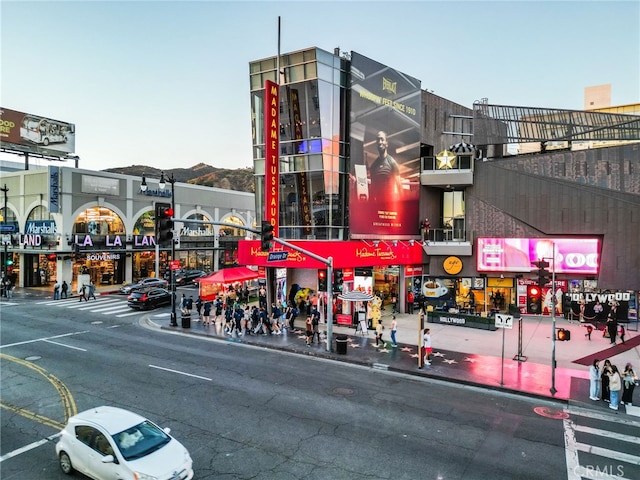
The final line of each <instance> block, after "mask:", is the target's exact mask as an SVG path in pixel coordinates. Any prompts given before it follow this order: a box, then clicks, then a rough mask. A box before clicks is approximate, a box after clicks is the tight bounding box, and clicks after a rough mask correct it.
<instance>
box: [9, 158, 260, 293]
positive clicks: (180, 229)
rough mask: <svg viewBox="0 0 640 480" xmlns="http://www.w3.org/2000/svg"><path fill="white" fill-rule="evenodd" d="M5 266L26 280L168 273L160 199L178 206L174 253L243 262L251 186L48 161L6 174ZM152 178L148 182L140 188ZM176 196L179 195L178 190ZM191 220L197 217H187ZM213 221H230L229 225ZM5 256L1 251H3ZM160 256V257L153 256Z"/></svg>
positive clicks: (185, 259)
mask: <svg viewBox="0 0 640 480" xmlns="http://www.w3.org/2000/svg"><path fill="white" fill-rule="evenodd" d="M2 181H3V184H6V186H7V188H8V191H7V203H6V207H5V206H4V205H3V207H2V212H3V232H2V233H3V240H4V241H6V242H7V244H6V254H7V258H6V259H4V258H3V260H4V261H5V265H7V262H6V260H9V262H8V263H9V264H10V265H9V266H7V274H8V275H10V276H11V277H12V278H13V280H14V283H15V284H16V285H18V286H21V287H40V286H47V285H51V286H53V284H54V283H55V282H56V281H59V282H62V281H63V280H65V281H66V282H67V283H68V284H70V285H71V286H72V289H74V290H75V289H76V288H77V287H78V283H79V280H81V281H82V283H87V282H88V281H89V280H90V281H92V282H94V283H95V284H96V285H114V286H116V285H120V284H122V283H128V282H132V281H137V280H139V279H141V278H145V277H154V276H156V275H158V276H161V277H163V276H164V277H168V275H169V271H168V270H169V260H170V259H171V247H170V246H163V247H162V248H160V247H157V246H156V241H155V205H156V204H157V203H163V204H168V205H171V204H172V203H173V204H174V206H175V211H174V217H175V218H179V219H183V221H176V222H175V228H174V231H175V232H176V233H175V234H174V241H175V253H176V258H175V260H179V261H180V268H184V269H198V270H204V271H205V272H208V271H214V270H218V269H220V268H224V267H228V266H235V265H237V257H238V253H237V248H238V240H240V239H242V238H245V235H246V231H245V230H244V229H243V227H245V226H250V227H252V226H254V224H255V213H254V212H255V210H254V209H255V206H254V205H255V200H254V195H253V194H251V193H245V192H237V191H231V190H223V189H218V188H211V187H204V186H198V185H190V184H185V183H179V182H175V183H174V184H173V188H171V187H172V186H171V185H169V184H168V182H167V183H166V185H164V188H161V187H162V185H161V184H160V179H159V178H151V177H149V176H147V177H146V178H145V179H144V182H143V178H142V177H134V176H129V175H120V174H115V173H108V172H99V171H90V170H81V169H77V168H70V167H57V166H49V167H47V168H40V169H38V168H36V169H34V170H28V171H20V172H10V173H4V172H3V175H2ZM143 183H144V184H146V188H144V187H143ZM172 195H174V197H173V198H172ZM189 220H193V222H190V221H189ZM206 221H217V222H225V223H228V225H225V226H213V225H207V224H206V223H202V222H206ZM3 257H4V252H3ZM156 259H157V261H156Z"/></svg>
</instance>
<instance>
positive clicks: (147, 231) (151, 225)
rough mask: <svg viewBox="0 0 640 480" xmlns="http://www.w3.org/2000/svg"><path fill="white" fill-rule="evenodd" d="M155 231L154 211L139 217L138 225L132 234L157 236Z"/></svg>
mask: <svg viewBox="0 0 640 480" xmlns="http://www.w3.org/2000/svg"><path fill="white" fill-rule="evenodd" d="M155 231H156V220H155V212H154V211H153V210H149V211H148V212H144V213H143V214H142V215H140V217H138V220H137V221H136V224H135V225H134V226H133V232H132V233H133V234H134V235H155Z"/></svg>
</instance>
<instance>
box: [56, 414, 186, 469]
mask: <svg viewBox="0 0 640 480" xmlns="http://www.w3.org/2000/svg"><path fill="white" fill-rule="evenodd" d="M169 431H170V430H169V429H168V428H165V429H161V428H160V427H158V426H157V425H156V424H154V423H152V422H151V421H149V420H147V419H146V418H144V417H142V416H140V415H138V414H137V413H133V412H129V411H128V410H123V409H121V408H116V407H96V408H92V409H91V410H87V411H85V412H81V413H78V414H77V415H74V416H73V417H71V418H70V419H69V421H68V423H67V425H66V426H65V427H64V429H63V430H62V432H61V434H60V437H59V439H58V443H56V454H57V456H58V459H59V462H60V468H61V469H62V471H63V472H64V473H66V474H71V473H73V471H74V470H75V471H78V472H80V473H82V474H84V475H86V476H88V477H90V478H93V479H95V480H120V479H122V480H128V479H131V480H134V479H135V480H189V479H191V478H193V468H192V467H193V462H192V460H191V456H190V455H189V452H188V451H187V449H186V448H184V447H183V446H182V444H181V443H180V442H178V441H177V440H176V439H175V438H173V437H171V436H170V435H169Z"/></svg>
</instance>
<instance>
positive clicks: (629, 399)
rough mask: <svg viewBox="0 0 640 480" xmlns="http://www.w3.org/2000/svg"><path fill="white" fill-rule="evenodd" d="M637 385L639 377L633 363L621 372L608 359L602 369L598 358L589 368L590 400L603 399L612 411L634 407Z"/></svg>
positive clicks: (628, 364)
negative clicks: (625, 406)
mask: <svg viewBox="0 0 640 480" xmlns="http://www.w3.org/2000/svg"><path fill="white" fill-rule="evenodd" d="M636 385H638V376H637V374H636V373H635V371H634V369H633V366H632V365H631V363H627V364H626V365H625V367H624V370H623V371H622V372H620V371H619V370H618V367H617V366H616V365H613V364H612V363H611V361H610V360H608V359H607V360H605V361H604V362H603V365H602V368H601V367H600V360H599V359H597V358H596V359H595V360H594V361H593V364H592V365H591V366H590V367H589V398H590V399H591V400H593V401H599V400H600V399H601V398H602V400H603V401H604V402H606V403H608V404H609V408H610V409H612V410H618V408H619V406H620V405H629V406H632V405H633V391H634V389H635V387H636Z"/></svg>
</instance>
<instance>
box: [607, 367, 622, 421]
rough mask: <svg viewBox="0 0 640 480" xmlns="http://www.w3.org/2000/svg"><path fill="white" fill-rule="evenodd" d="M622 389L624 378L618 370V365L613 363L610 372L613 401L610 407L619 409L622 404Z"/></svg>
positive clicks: (610, 391) (610, 389) (610, 390)
mask: <svg viewBox="0 0 640 480" xmlns="http://www.w3.org/2000/svg"><path fill="white" fill-rule="evenodd" d="M621 391H622V378H621V377H620V373H619V372H618V367H616V366H615V365H611V373H609V393H610V398H611V402H610V403H609V408H610V409H612V410H618V405H620V392H621Z"/></svg>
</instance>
